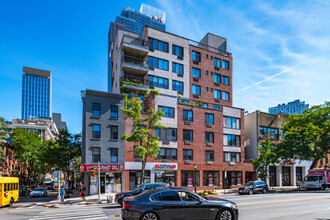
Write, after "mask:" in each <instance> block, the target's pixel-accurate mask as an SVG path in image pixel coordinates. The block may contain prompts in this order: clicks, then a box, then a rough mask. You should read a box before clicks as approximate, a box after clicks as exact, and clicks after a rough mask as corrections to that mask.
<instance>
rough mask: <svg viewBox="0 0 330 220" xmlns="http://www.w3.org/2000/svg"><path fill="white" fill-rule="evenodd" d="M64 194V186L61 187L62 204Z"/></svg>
mask: <svg viewBox="0 0 330 220" xmlns="http://www.w3.org/2000/svg"><path fill="white" fill-rule="evenodd" d="M64 194H65V188H64V185H62V187H61V201H62V202H64Z"/></svg>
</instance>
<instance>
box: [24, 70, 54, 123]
mask: <svg viewBox="0 0 330 220" xmlns="http://www.w3.org/2000/svg"><path fill="white" fill-rule="evenodd" d="M51 109H52V79H51V73H50V71H46V70H41V69H35V68H30V67H23V84H22V119H23V120H26V119H28V118H29V117H36V118H39V117H51Z"/></svg>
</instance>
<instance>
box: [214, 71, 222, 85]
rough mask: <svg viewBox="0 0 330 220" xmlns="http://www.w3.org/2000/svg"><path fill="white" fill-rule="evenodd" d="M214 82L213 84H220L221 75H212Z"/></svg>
mask: <svg viewBox="0 0 330 220" xmlns="http://www.w3.org/2000/svg"><path fill="white" fill-rule="evenodd" d="M214 82H215V83H219V84H220V83H221V75H220V74H216V73H214Z"/></svg>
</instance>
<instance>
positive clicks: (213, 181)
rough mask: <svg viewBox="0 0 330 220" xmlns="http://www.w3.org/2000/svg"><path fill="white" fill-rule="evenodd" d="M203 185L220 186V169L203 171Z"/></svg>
mask: <svg viewBox="0 0 330 220" xmlns="http://www.w3.org/2000/svg"><path fill="white" fill-rule="evenodd" d="M203 186H219V171H203Z"/></svg>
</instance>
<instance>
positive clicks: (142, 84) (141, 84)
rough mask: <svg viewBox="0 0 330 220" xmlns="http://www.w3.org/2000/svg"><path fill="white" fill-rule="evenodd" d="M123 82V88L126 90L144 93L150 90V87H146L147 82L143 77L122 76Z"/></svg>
mask: <svg viewBox="0 0 330 220" xmlns="http://www.w3.org/2000/svg"><path fill="white" fill-rule="evenodd" d="M121 81H122V82H123V84H122V86H123V87H126V88H130V89H138V90H144V91H148V90H149V86H148V85H146V80H145V79H144V78H141V77H135V76H130V75H124V76H122V78H121Z"/></svg>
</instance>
